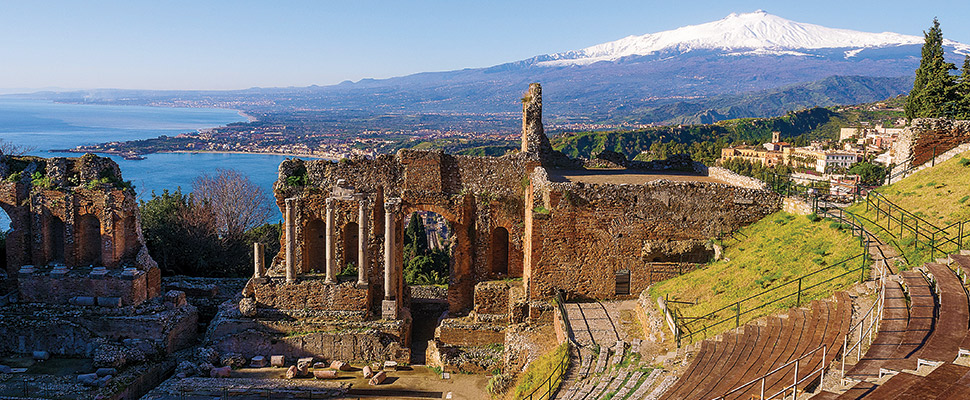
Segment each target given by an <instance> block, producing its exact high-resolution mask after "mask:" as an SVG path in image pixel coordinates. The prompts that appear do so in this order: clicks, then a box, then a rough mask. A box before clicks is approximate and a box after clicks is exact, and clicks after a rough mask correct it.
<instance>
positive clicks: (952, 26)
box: [0, 0, 970, 92]
mask: <svg viewBox="0 0 970 400" xmlns="http://www.w3.org/2000/svg"><path fill="white" fill-rule="evenodd" d="M757 9H764V10H766V11H768V12H770V13H772V14H776V15H779V16H781V17H784V18H788V19H791V20H795V21H799V22H808V23H814V24H819V25H824V26H828V27H833V28H846V29H855V30H861V31H870V32H883V31H892V32H899V33H904V34H911V35H920V34H921V33H922V31H923V30H924V29H926V28H927V27H928V26H929V25H930V23H931V21H932V19H933V17H934V16H938V17H939V18H940V22H941V24H942V28H943V33H944V36H946V37H947V38H948V39H953V40H956V41H958V42H963V43H970V24H967V23H966V22H967V21H970V2H967V1H959V2H958V1H953V2H941V1H935V2H920V1H912V0H907V1H894V0H886V1H863V2H856V1H798V2H795V1H669V0H668V1H644V0H640V1H635V0H629V1H608V0H601V1H544V0H531V1H523V0H519V1H504V0H493V1H456V0H452V1H401V0H397V1H366V0H360V1H347V2H330V1H286V0H277V1H212V0H206V1H199V0H195V1H139V0H129V1H84V2H82V1H70V2H69V1H43V0H37V1H34V0H31V1H23V0H0V89H6V91H8V92H9V91H10V90H9V89H11V88H42V87H60V88H105V87H111V88H144V89H236V88H247V87H253V86H263V87H268V86H307V85H311V84H318V85H326V84H334V83H338V82H340V81H343V80H347V79H350V80H358V79H361V78H366V77H374V78H384V77H391V76H399V75H406V74H410V73H416V72H423V71H442V70H452V69H460V68H473V67H483V66H490V65H495V64H499V63H503V62H508V61H515V60H520V59H525V58H529V57H532V56H534V55H539V54H545V53H553V52H558V51H565V50H572V49H579V48H583V47H586V46H590V45H593V44H597V43H602V42H607V41H611V40H616V39H619V38H622V37H625V36H629V35H640V34H644V33H652V32H657V31H662V30H667V29H673V28H676V27H679V26H684V25H691V24H700V23H704V22H709V21H713V20H717V19H720V18H723V17H724V16H726V15H727V14H729V13H731V12H751V11H754V10H757Z"/></svg>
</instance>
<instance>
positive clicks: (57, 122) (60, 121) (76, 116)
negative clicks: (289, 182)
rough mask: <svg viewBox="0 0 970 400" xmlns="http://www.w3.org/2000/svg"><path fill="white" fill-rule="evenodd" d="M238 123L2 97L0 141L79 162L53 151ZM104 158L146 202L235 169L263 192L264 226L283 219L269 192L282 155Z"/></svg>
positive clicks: (208, 112) (211, 116) (219, 115)
mask: <svg viewBox="0 0 970 400" xmlns="http://www.w3.org/2000/svg"><path fill="white" fill-rule="evenodd" d="M242 121H246V118H245V117H244V116H243V115H241V114H240V113H239V111H237V110H228V109H219V108H167V107H143V106H110V105H88V104H61V103H54V102H50V101H41V100H20V99H4V98H0V139H3V140H4V141H6V142H10V143H14V144H17V145H22V146H28V147H30V148H32V149H33V150H32V151H31V152H30V153H29V154H31V155H36V156H41V157H79V156H80V155H81V154H77V153H60V152H52V151H51V150H55V149H68V148H73V147H75V146H79V145H89V144H97V143H104V142H113V141H125V140H135V139H148V138H154V137H158V136H161V135H168V136H175V135H178V134H180V133H186V132H194V131H197V130H199V129H205V128H214V127H218V126H223V125H226V124H229V123H233V122H242ZM102 156H103V155H102ZM108 157H111V159H113V160H114V161H115V162H117V163H118V165H119V166H120V167H121V174H122V177H123V178H124V179H125V180H130V181H132V183H133V184H134V185H135V191H136V193H137V195H138V198H139V199H140V200H148V199H150V198H151V194H152V192H155V193H158V194H161V193H162V191H163V190H166V189H168V190H170V191H173V190H175V189H176V188H181V189H182V191H183V192H190V191H191V190H192V182H193V181H194V180H195V179H196V178H197V177H198V176H200V175H202V174H204V173H216V171H217V170H218V169H220V168H221V169H233V170H236V171H238V172H240V173H242V174H244V175H246V176H247V177H249V179H250V180H252V181H253V182H254V183H256V184H257V185H259V186H260V187H261V188H262V189H263V191H264V192H265V193H266V196H267V202H268V204H269V205H270V207H271V210H273V212H272V216H271V217H270V220H269V221H267V222H273V223H275V222H277V221H278V220H279V219H281V218H282V215H281V214H280V213H279V210H278V208H277V207H276V206H275V203H273V200H272V193H273V182H274V181H275V180H276V176H277V170H278V168H279V165H280V162H282V161H283V160H285V159H286V158H288V157H286V156H279V155H265V154H222V153H156V154H148V155H145V159H144V160H125V159H123V158H121V157H118V156H108ZM8 226H9V218H8V217H7V215H6V214H4V213H3V212H2V211H0V227H2V228H3V229H6V228H7V227H8Z"/></svg>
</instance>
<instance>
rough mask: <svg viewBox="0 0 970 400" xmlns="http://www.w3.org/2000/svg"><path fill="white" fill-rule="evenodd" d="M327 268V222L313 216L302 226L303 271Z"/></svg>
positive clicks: (324, 269) (321, 270)
mask: <svg viewBox="0 0 970 400" xmlns="http://www.w3.org/2000/svg"><path fill="white" fill-rule="evenodd" d="M326 270H327V224H326V222H324V221H323V220H322V219H319V218H314V219H312V220H310V222H307V224H306V226H305V227H304V228H303V272H309V271H320V272H323V271H326Z"/></svg>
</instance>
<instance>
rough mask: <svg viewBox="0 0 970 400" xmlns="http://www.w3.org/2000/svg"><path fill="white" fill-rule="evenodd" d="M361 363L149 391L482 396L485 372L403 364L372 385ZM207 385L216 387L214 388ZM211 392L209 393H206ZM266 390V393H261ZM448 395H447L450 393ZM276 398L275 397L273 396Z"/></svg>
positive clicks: (243, 374)
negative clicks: (322, 375) (345, 388)
mask: <svg viewBox="0 0 970 400" xmlns="http://www.w3.org/2000/svg"><path fill="white" fill-rule="evenodd" d="M360 367H362V366H356V368H354V370H353V371H347V372H340V373H339V374H338V378H337V379H333V380H316V379H314V378H299V379H293V380H285V379H283V377H284V374H285V371H286V370H285V369H283V368H242V369H238V370H233V371H232V376H231V377H230V378H224V379H211V378H206V379H195V380H182V381H181V382H180V380H179V379H177V378H171V379H169V380H167V381H165V382H164V383H162V385H160V386H159V387H158V388H156V389H155V390H153V391H152V393H149V396H146V398H150V399H153V400H176V399H179V400H181V399H185V400H193V399H196V398H198V399H203V398H204V399H210V398H212V394H215V395H216V396H218V395H219V393H220V392H219V390H217V389H219V387H221V386H234V387H247V388H249V389H252V391H253V392H256V393H259V394H254V395H251V396H250V397H246V395H233V398H234V399H239V400H248V399H250V398H252V399H253V400H255V399H265V398H266V397H265V396H266V395H267V394H266V393H269V394H268V395H269V396H272V392H273V388H277V387H285V388H286V389H288V390H291V391H293V390H296V391H298V390H302V389H301V388H305V389H306V390H311V389H319V388H320V387H325V386H331V387H332V386H333V385H334V384H339V385H349V386H350V390H349V392H348V393H347V396H346V397H344V398H348V399H358V398H360V399H374V400H378V399H445V398H451V399H456V400H457V399H485V398H488V394H487V393H485V384H486V383H487V381H488V376H485V375H468V374H449V375H448V377H447V378H448V379H444V377H443V376H442V375H438V373H437V372H435V371H433V370H431V369H430V368H427V367H424V366H415V367H402V370H398V371H393V372H388V376H389V377H388V379H387V380H386V381H385V382H384V383H383V384H381V385H378V386H371V385H368V384H367V380H366V379H364V378H363V377H362V376H361V372H360ZM186 382H195V383H196V384H189V385H190V386H192V389H191V392H190V393H192V394H189V395H186V396H184V397H179V396H175V395H169V394H165V393H163V392H171V391H170V390H168V389H171V388H175V387H183V386H185V385H186ZM209 389H216V390H215V391H212V390H209ZM208 392H211V393H208ZM262 392H266V393H262ZM449 395H450V397H449ZM272 398H275V397H272Z"/></svg>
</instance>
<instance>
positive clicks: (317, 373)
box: [313, 369, 337, 379]
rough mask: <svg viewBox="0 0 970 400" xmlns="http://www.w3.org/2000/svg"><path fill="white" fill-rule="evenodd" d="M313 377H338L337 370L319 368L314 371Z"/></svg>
mask: <svg viewBox="0 0 970 400" xmlns="http://www.w3.org/2000/svg"><path fill="white" fill-rule="evenodd" d="M313 377H314V378H317V379H337V371H330V370H325V369H323V370H320V369H318V370H315V371H313Z"/></svg>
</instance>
